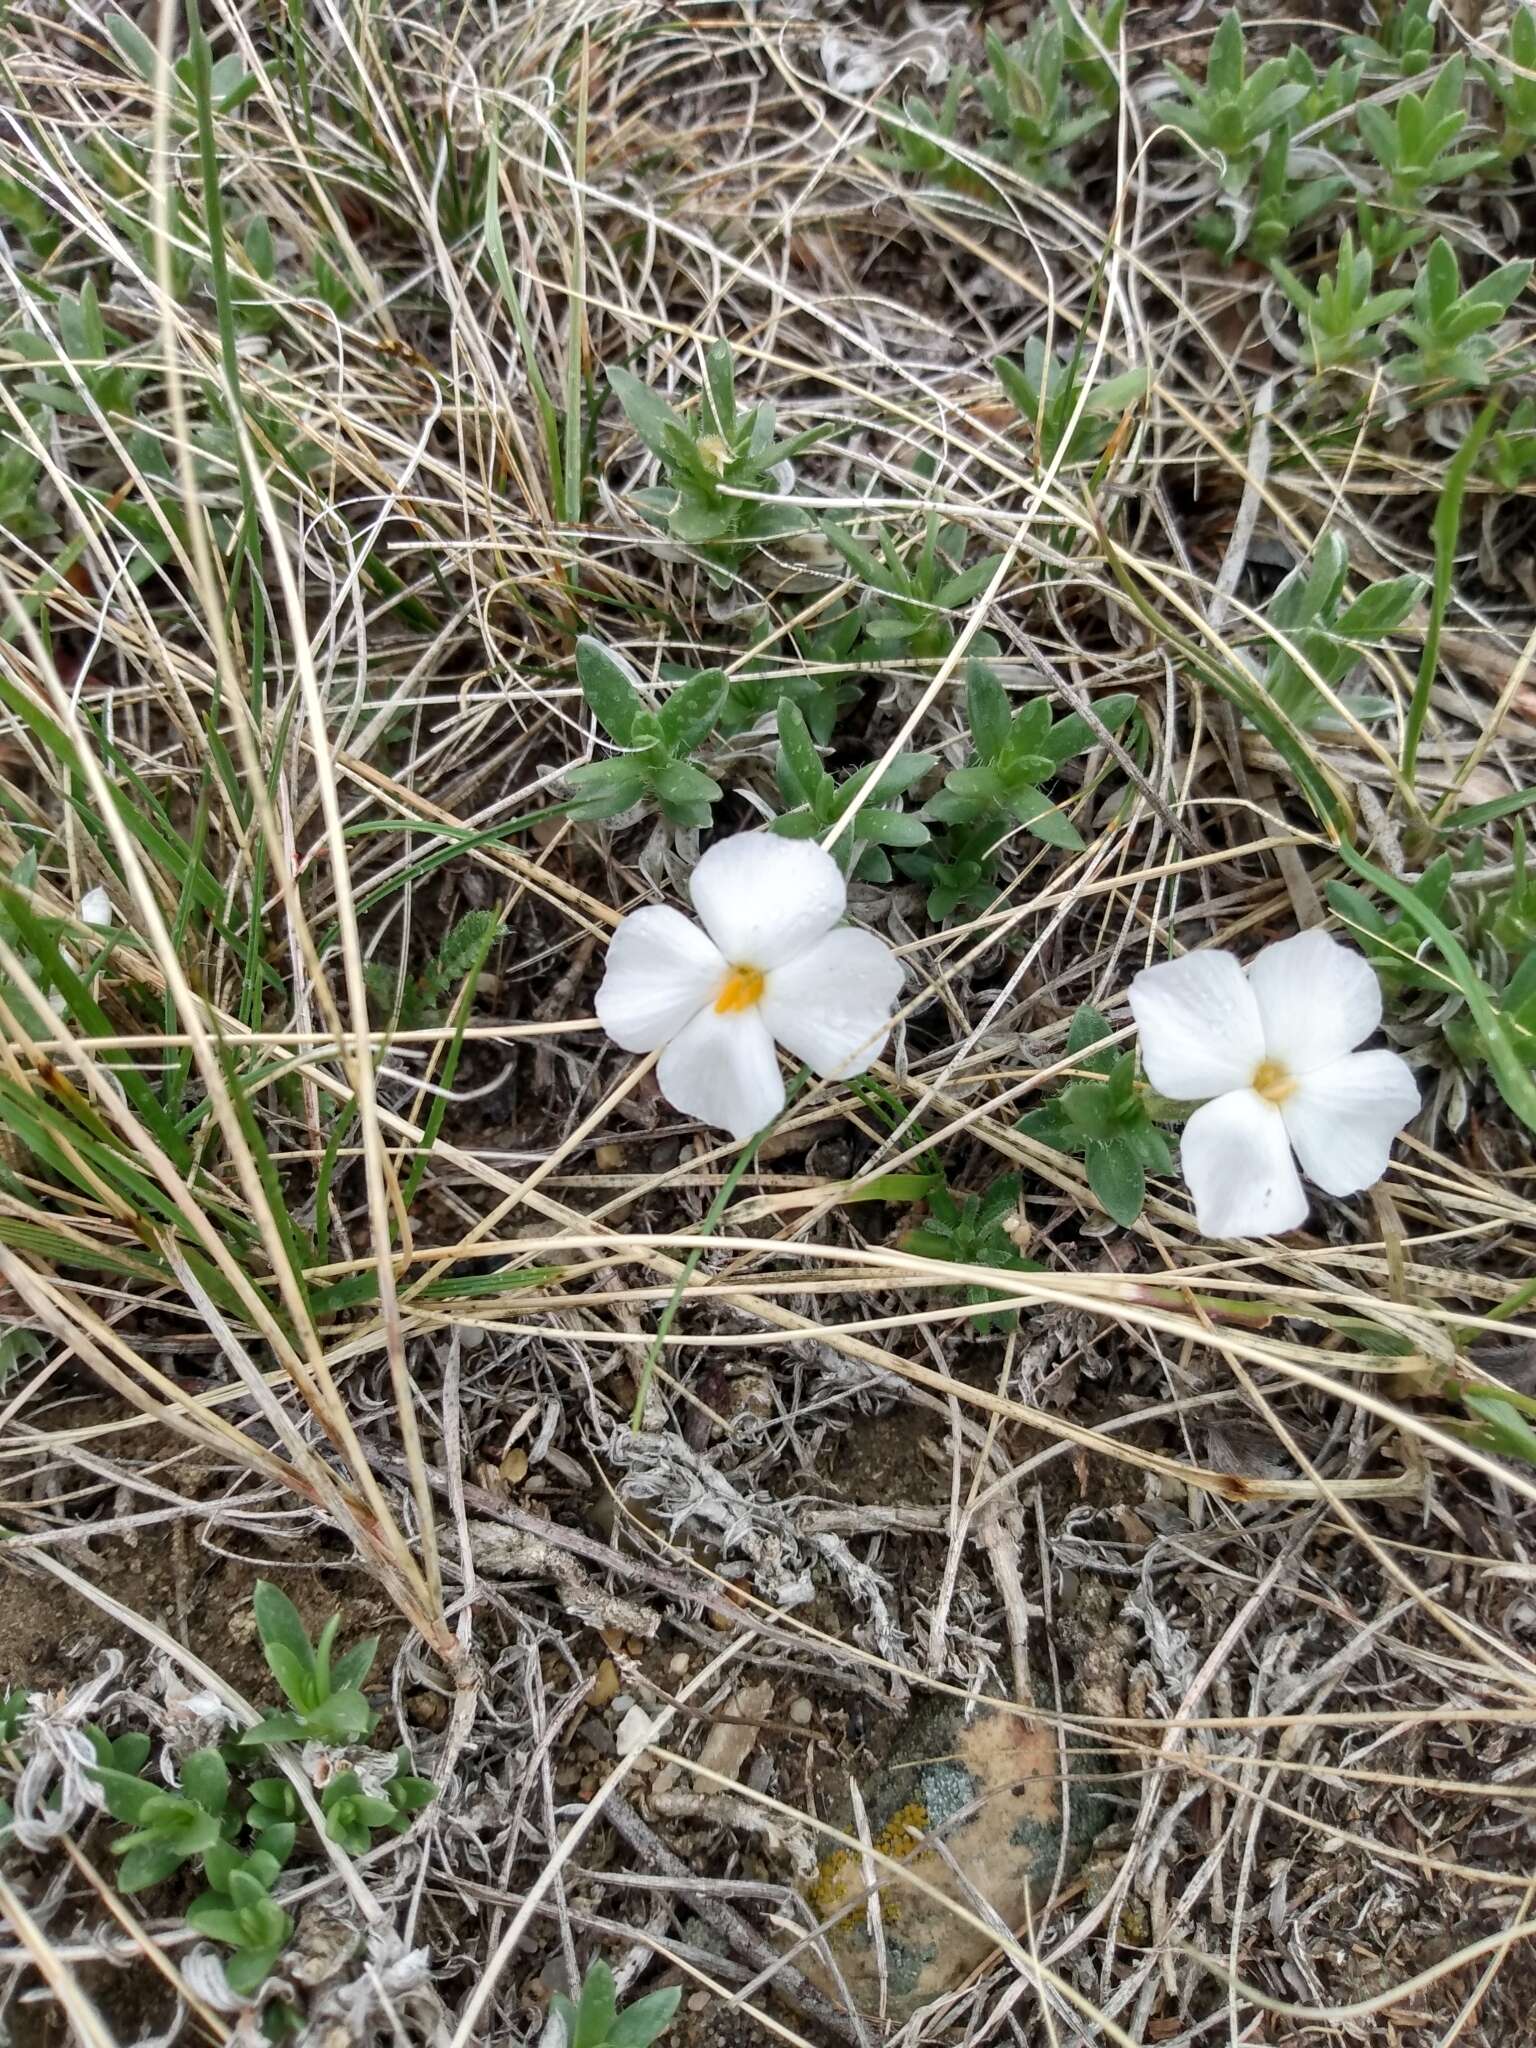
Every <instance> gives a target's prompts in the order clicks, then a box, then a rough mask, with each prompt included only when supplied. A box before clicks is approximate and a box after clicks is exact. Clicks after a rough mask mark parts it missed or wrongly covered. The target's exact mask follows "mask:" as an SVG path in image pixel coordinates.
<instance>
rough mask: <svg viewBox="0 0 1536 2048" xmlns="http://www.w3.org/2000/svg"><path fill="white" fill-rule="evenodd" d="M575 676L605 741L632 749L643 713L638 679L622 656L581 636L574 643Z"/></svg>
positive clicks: (590, 637)
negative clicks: (613, 741) (606, 737)
mask: <svg viewBox="0 0 1536 2048" xmlns="http://www.w3.org/2000/svg"><path fill="white" fill-rule="evenodd" d="M576 674H577V677H578V679H579V680H580V683H581V694H582V695H583V697H585V698H586V700H587V705H588V708H589V709H590V711H591V713H592V716H593V717H594V718H595V719H596V720H597V722H598V724H599V725H600V726H601V727H602V728H603V730H604V732H606V733H607V734H608V737H609V738H610V739H612V740H615V741H617V743H618V744H619V745H620V746H621V747H628V746H633V744H634V732H635V720H636V719H637V718H638V717H639V716H640V713H641V712H642V711H643V710H644V709H645V705H644V702H643V700H642V698H641V695H640V692H639V690H638V689H637V688H636V684H637V682H638V681H639V678H638V677H637V676H636V674H635V672H634V670H633V669H632V668H631V667H630V665H629V663H628V662H627V661H626V660H625V659H624V657H623V656H622V655H619V654H615V653H614V651H613V649H612V648H611V647H605V646H604V645H603V643H602V641H601V640H594V639H593V638H592V636H591V635H590V634H589V633H583V634H582V635H581V637H580V638H579V639H578V640H577V642H576Z"/></svg>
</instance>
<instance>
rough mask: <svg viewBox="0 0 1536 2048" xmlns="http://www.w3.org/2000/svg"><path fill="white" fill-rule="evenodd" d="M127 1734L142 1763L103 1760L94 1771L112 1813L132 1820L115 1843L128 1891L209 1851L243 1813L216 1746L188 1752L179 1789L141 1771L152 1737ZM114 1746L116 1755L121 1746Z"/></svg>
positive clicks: (120, 1878) (120, 1880) (121, 1876)
mask: <svg viewBox="0 0 1536 2048" xmlns="http://www.w3.org/2000/svg"><path fill="white" fill-rule="evenodd" d="M124 1739H125V1740H132V1742H133V1751H132V1752H131V1753H132V1754H133V1755H136V1756H137V1757H138V1759H139V1761H138V1764H137V1765H132V1766H130V1767H128V1768H124V1767H123V1764H122V1763H121V1762H119V1761H114V1762H112V1763H111V1764H106V1763H101V1762H97V1763H96V1764H94V1765H92V1766H91V1770H90V1775H91V1777H92V1778H93V1779H94V1780H95V1781H96V1783H97V1784H98V1785H99V1786H100V1787H101V1793H102V1797H103V1799H104V1800H105V1802H106V1808H107V1811H108V1813H110V1814H111V1816H112V1818H113V1819H114V1820H121V1821H127V1822H128V1823H129V1830H128V1833H127V1834H125V1835H118V1836H117V1837H116V1839H115V1840H114V1841H113V1843H112V1845H111V1847H112V1854H113V1855H114V1856H116V1857H119V1858H120V1859H121V1861H120V1862H119V1864H118V1872H117V1881H118V1884H119V1886H120V1888H121V1889H122V1890H123V1891H125V1892H140V1891H143V1890H144V1889H145V1888H146V1887H147V1886H149V1885H152V1884H159V1883H160V1882H161V1881H162V1880H163V1879H164V1878H167V1877H169V1876H171V1874H172V1873H173V1872H174V1871H177V1870H180V1868H181V1866H182V1865H183V1864H184V1863H189V1862H191V1860H192V1858H193V1857H194V1856H206V1854H207V1853H208V1851H209V1850H210V1849H213V1848H215V1847H216V1846H217V1845H218V1843H219V1842H221V1841H223V1840H225V1839H226V1838H227V1836H228V1835H229V1834H230V1833H232V1832H234V1830H235V1829H236V1828H238V1826H239V1816H238V1814H237V1813H236V1812H235V1811H234V1810H233V1808H232V1807H231V1805H230V1798H229V1766H228V1764H227V1763H225V1761H224V1759H223V1757H222V1756H220V1754H219V1752H218V1751H217V1750H216V1749H199V1750H194V1751H193V1753H192V1754H191V1755H190V1756H189V1757H186V1758H185V1759H184V1760H183V1763H182V1766H181V1789H180V1790H179V1791H176V1792H173V1791H170V1790H169V1789H168V1788H167V1787H165V1786H163V1785H156V1784H152V1783H150V1782H147V1781H146V1780H145V1779H143V1778H141V1777H140V1776H139V1775H138V1770H139V1769H140V1768H142V1764H143V1761H144V1759H145V1758H147V1757H148V1755H149V1742H148V1738H147V1737H135V1738H124ZM141 1745H142V1746H141ZM112 1747H113V1754H114V1758H116V1756H117V1750H116V1746H115V1745H113V1746H112ZM100 1754H101V1751H100V1748H99V1746H98V1747H97V1755H98V1757H99V1756H100Z"/></svg>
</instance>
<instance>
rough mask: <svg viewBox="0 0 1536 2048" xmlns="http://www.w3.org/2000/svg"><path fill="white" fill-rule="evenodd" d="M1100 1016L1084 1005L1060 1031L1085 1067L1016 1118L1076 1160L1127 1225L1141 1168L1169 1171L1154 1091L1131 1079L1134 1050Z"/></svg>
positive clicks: (1141, 1196)
mask: <svg viewBox="0 0 1536 2048" xmlns="http://www.w3.org/2000/svg"><path fill="white" fill-rule="evenodd" d="M1111 1035H1112V1034H1111V1032H1110V1028H1109V1024H1108V1022H1107V1020H1106V1019H1105V1018H1104V1017H1103V1016H1101V1014H1100V1013H1099V1012H1098V1011H1097V1010H1095V1009H1093V1008H1092V1007H1091V1006H1090V1005H1088V1004H1086V1003H1085V1004H1084V1005H1083V1007H1082V1008H1081V1009H1079V1010H1078V1011H1077V1012H1076V1014H1075V1015H1074V1016H1073V1019H1072V1023H1071V1025H1070V1027H1069V1029H1068V1032H1067V1046H1066V1049H1067V1053H1068V1055H1069V1056H1070V1057H1071V1058H1072V1060H1073V1061H1074V1063H1075V1064H1076V1065H1077V1066H1078V1067H1080V1068H1081V1069H1083V1070H1084V1072H1083V1075H1082V1078H1080V1079H1078V1080H1075V1081H1073V1082H1071V1083H1070V1084H1069V1085H1068V1086H1067V1087H1066V1088H1064V1089H1063V1090H1062V1091H1061V1093H1060V1094H1059V1095H1058V1096H1056V1097H1055V1099H1054V1100H1053V1101H1050V1102H1047V1103H1044V1104H1042V1106H1041V1107H1040V1108H1039V1109H1033V1110H1030V1111H1029V1112H1028V1113H1027V1114H1026V1115H1024V1116H1022V1117H1020V1119H1019V1129H1020V1130H1021V1131H1023V1132H1024V1133H1025V1134H1026V1135H1027V1136H1029V1137H1031V1138H1035V1139H1037V1140H1038V1141H1039V1142H1040V1143H1041V1144H1043V1145H1049V1146H1050V1147H1051V1149H1052V1150H1053V1151H1056V1152H1066V1153H1070V1154H1073V1155H1074V1156H1076V1157H1077V1158H1079V1159H1081V1160H1082V1162H1083V1166H1084V1169H1085V1171H1086V1173H1087V1175H1088V1185H1089V1187H1090V1188H1092V1190H1093V1192H1094V1195H1095V1196H1096V1197H1097V1199H1098V1201H1099V1203H1100V1205H1101V1207H1102V1208H1103V1209H1104V1210H1105V1211H1106V1212H1107V1213H1108V1214H1109V1215H1110V1216H1112V1217H1113V1218H1114V1220H1115V1222H1116V1223H1119V1224H1122V1225H1125V1226H1126V1227H1129V1226H1130V1225H1131V1224H1132V1223H1134V1222H1135V1221H1136V1219H1137V1217H1138V1216H1139V1215H1140V1214H1141V1211H1142V1207H1143V1204H1144V1203H1145V1201H1146V1198H1147V1175H1148V1174H1149V1173H1162V1174H1166V1173H1171V1172H1172V1171H1173V1155H1172V1153H1171V1152H1170V1151H1169V1149H1168V1140H1167V1139H1166V1138H1165V1137H1164V1136H1163V1133H1162V1132H1161V1131H1160V1130H1159V1129H1158V1127H1157V1125H1156V1123H1155V1122H1154V1121H1153V1112H1154V1107H1155V1106H1156V1098H1154V1097H1152V1096H1151V1095H1150V1093H1149V1092H1148V1091H1147V1090H1146V1089H1145V1088H1144V1087H1142V1086H1140V1085H1139V1084H1138V1082H1137V1079H1136V1055H1135V1052H1134V1051H1131V1050H1127V1051H1125V1052H1116V1051H1115V1049H1114V1047H1113V1046H1112V1045H1108V1044H1106V1043H1105V1041H1106V1040H1107V1039H1109V1038H1110V1037H1111Z"/></svg>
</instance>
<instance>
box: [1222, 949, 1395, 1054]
mask: <svg viewBox="0 0 1536 2048" xmlns="http://www.w3.org/2000/svg"><path fill="white" fill-rule="evenodd" d="M1248 982H1249V986H1250V987H1251V988H1252V990H1253V993H1254V998H1255V1000H1256V1001H1257V1003H1258V1006H1259V1018H1260V1021H1261V1023H1262V1024H1263V1027H1264V1050H1265V1052H1266V1053H1267V1054H1268V1055H1269V1057H1270V1058H1271V1059H1272V1060H1278V1061H1279V1062H1280V1064H1281V1065H1282V1066H1284V1067H1286V1068H1287V1069H1288V1070H1289V1071H1290V1072H1291V1073H1293V1074H1310V1073H1312V1072H1313V1071H1314V1069H1316V1068H1318V1067H1326V1066H1327V1065H1329V1063H1330V1062H1331V1061H1333V1060H1338V1059H1342V1058H1343V1057H1344V1055H1345V1053H1347V1052H1353V1051H1354V1049H1355V1047H1356V1046H1357V1045H1358V1044H1359V1043H1360V1041H1361V1040H1362V1039H1363V1038H1369V1037H1370V1035H1371V1033H1372V1032H1373V1031H1374V1030H1375V1029H1376V1027H1377V1025H1378V1024H1380V1022H1381V983H1380V982H1379V981H1378V980H1377V979H1376V970H1375V968H1374V967H1372V965H1371V963H1370V962H1369V961H1368V960H1367V959H1366V957H1365V955H1364V954H1363V953H1358V952H1356V950H1355V948H1354V947H1353V946H1341V945H1340V944H1339V942H1338V940H1337V939H1335V938H1332V937H1330V935H1329V934H1328V933H1327V932H1317V931H1312V932H1298V933H1297V935H1296V937H1295V938H1294V939H1281V940H1280V941H1279V943H1278V944H1277V945H1273V946H1266V947H1265V948H1264V950H1263V952H1262V953H1260V954H1259V956H1258V957H1257V959H1255V960H1254V961H1252V962H1251V963H1250V965H1249V968H1248Z"/></svg>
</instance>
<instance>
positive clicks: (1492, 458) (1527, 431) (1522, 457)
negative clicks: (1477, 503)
mask: <svg viewBox="0 0 1536 2048" xmlns="http://www.w3.org/2000/svg"><path fill="white" fill-rule="evenodd" d="M1479 467H1480V469H1481V470H1482V472H1483V474H1484V475H1485V476H1487V477H1491V478H1492V480H1493V481H1494V483H1496V484H1497V485H1498V487H1499V489H1500V490H1501V491H1508V492H1514V491H1523V490H1526V489H1528V488H1529V487H1530V485H1531V484H1533V483H1536V398H1522V399H1519V400H1518V401H1517V402H1516V403H1515V404H1514V405H1513V406H1511V407H1510V410H1509V413H1508V416H1507V417H1506V418H1505V419H1504V420H1503V421H1502V422H1501V423H1500V424H1499V425H1498V426H1496V427H1495V428H1494V429H1493V431H1492V432H1491V433H1490V434H1489V436H1488V438H1487V440H1486V441H1485V442H1484V443H1483V452H1482V460H1481V462H1480V464H1479Z"/></svg>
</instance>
